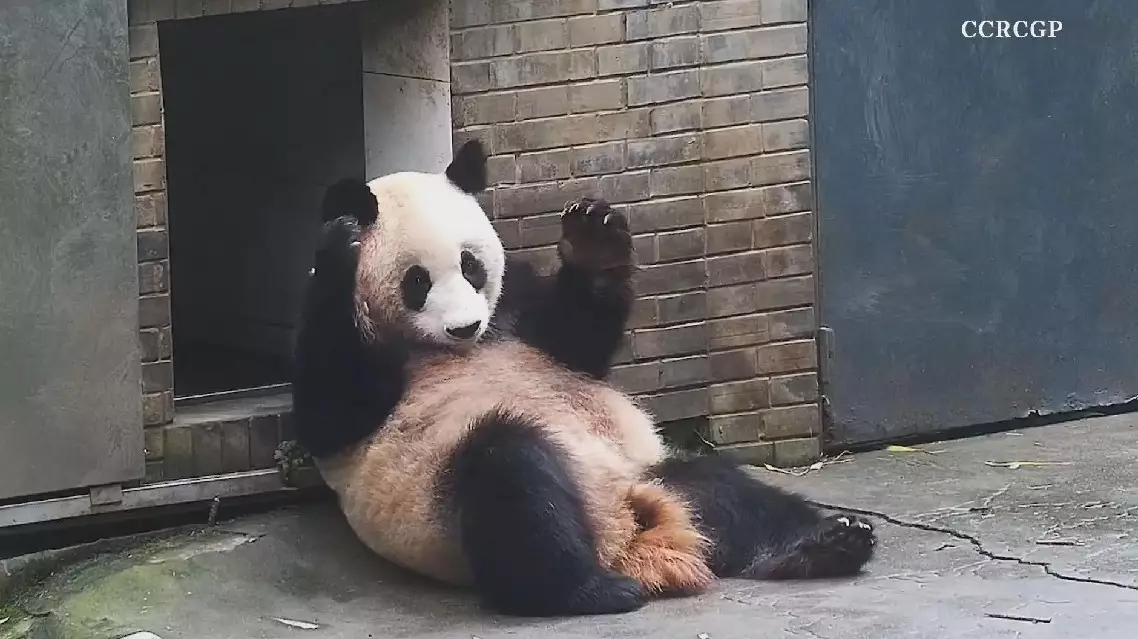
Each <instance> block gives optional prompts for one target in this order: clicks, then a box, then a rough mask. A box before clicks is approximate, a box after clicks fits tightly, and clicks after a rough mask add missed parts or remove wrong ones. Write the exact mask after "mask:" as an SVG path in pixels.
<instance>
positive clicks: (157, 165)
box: [134, 158, 166, 194]
mask: <svg viewBox="0 0 1138 639" xmlns="http://www.w3.org/2000/svg"><path fill="white" fill-rule="evenodd" d="M165 186H166V163H165V162H164V161H163V160H162V158H147V159H144V160H135V161H134V192H135V193H136V194H137V193H146V192H148V191H157V190H159V189H162V188H165Z"/></svg>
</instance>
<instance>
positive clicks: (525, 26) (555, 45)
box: [514, 19, 569, 52]
mask: <svg viewBox="0 0 1138 639" xmlns="http://www.w3.org/2000/svg"><path fill="white" fill-rule="evenodd" d="M514 34H515V37H516V38H517V50H518V51H519V52H528V51H546V50H548V49H564V48H566V47H568V46H569V23H568V21H566V20H563V19H562V20H537V21H535V22H521V23H519V24H517V25H514Z"/></svg>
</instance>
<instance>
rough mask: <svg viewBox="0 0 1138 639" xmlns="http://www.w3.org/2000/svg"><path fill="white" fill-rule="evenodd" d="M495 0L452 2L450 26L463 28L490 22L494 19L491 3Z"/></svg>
mask: <svg viewBox="0 0 1138 639" xmlns="http://www.w3.org/2000/svg"><path fill="white" fill-rule="evenodd" d="M494 1H495V0H464V1H463V2H454V3H451V10H450V26H451V27H452V28H462V27H470V26H476V25H480V24H488V23H489V22H491V21H492V20H493V13H492V12H491V9H490V7H491V5H492V4H493V3H494Z"/></svg>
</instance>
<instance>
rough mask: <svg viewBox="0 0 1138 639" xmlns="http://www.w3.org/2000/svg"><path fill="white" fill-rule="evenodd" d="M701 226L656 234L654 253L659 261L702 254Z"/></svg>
mask: <svg viewBox="0 0 1138 639" xmlns="http://www.w3.org/2000/svg"><path fill="white" fill-rule="evenodd" d="M703 246H704V230H703V229H702V228H694V229H683V230H680V231H668V232H665V233H660V234H659V235H657V236H656V255H657V258H658V259H659V260H660V261H661V262H669V261H674V260H685V259H691V258H693V257H700V256H702V255H703Z"/></svg>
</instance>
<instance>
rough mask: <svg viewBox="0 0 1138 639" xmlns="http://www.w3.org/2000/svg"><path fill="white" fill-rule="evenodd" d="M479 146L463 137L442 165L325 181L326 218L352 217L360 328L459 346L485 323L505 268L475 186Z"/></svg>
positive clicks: (481, 177) (470, 341)
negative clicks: (360, 179)
mask: <svg viewBox="0 0 1138 639" xmlns="http://www.w3.org/2000/svg"><path fill="white" fill-rule="evenodd" d="M485 188H486V156H485V154H484V152H483V150H482V146H481V144H480V143H478V142H477V141H471V142H467V143H466V144H465V145H463V146H462V148H460V149H459V151H458V152H457V153H456V154H455V156H454V159H453V160H452V161H451V164H450V165H449V166H448V167H447V169H446V171H444V172H443V173H417V172H401V173H393V174H390V175H385V176H383V177H380V178H377V179H375V180H372V181H371V182H368V183H367V184H366V185H365V184H363V183H361V182H358V181H349V180H345V181H342V182H340V183H338V184H336V185H335V186H333V187H331V188H330V189H329V190H328V193H327V195H326V196H325V202H324V216H325V219H326V220H331V219H334V218H343V217H344V216H348V217H351V218H354V221H355V222H356V223H357V224H358V226H359V238H358V241H359V245H358V247H357V250H358V256H359V257H358V260H357V263H356V274H355V275H356V281H355V313H356V324H357V327H358V328H359V329H360V331H361V332H362V333H364V334H365V336H367V337H375V336H383V337H386V338H389V339H392V338H393V339H404V340H408V341H410V342H412V343H414V344H418V345H423V346H442V347H447V348H452V349H456V350H464V349H467V348H469V347H471V346H473V345H474V344H475V343H477V342H478V340H479V339H480V338H481V337H482V336H483V334H484V333H485V332H486V330H487V327H488V325H489V323H490V317H491V316H492V315H493V313H494V309H495V307H496V305H497V303H498V297H499V295H500V294H501V290H502V277H503V273H504V270H505V251H504V249H503V247H502V242H501V240H500V239H499V237H498V234H497V233H496V232H495V230H494V227H493V226H492V225H491V223H490V220H489V218H488V217H487V216H486V214H485V213H484V212H483V211H482V207H481V206H480V205H479V204H478V201H477V200H475V198H474V195H475V194H476V193H478V192H479V191H481V190H483V189H485Z"/></svg>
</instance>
